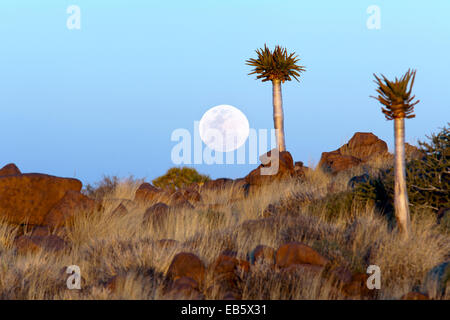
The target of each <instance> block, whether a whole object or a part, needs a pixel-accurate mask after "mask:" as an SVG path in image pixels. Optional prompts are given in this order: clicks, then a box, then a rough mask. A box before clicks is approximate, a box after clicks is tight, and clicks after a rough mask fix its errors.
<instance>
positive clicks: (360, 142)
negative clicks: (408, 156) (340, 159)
mask: <svg viewBox="0 0 450 320" xmlns="http://www.w3.org/2000/svg"><path fill="white" fill-rule="evenodd" d="M339 151H340V153H341V154H342V155H344V156H352V157H355V158H357V159H359V160H361V161H362V162H367V161H369V160H371V159H374V158H376V157H378V156H384V155H386V154H387V153H388V146H387V144H386V142H384V141H383V140H381V139H379V138H378V137H377V136H376V135H374V134H373V133H371V132H356V133H355V134H354V135H353V137H352V138H351V139H350V140H349V142H348V143H347V144H345V145H343V146H342V147H341V148H339Z"/></svg>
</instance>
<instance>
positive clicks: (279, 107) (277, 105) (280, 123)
mask: <svg viewBox="0 0 450 320" xmlns="http://www.w3.org/2000/svg"><path fill="white" fill-rule="evenodd" d="M272 85H273V124H274V127H275V133H276V137H277V147H278V150H279V151H280V152H281V151H286V144H285V141H284V115H283V100H282V98H281V81H280V80H272Z"/></svg>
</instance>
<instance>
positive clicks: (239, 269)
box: [210, 252, 250, 284]
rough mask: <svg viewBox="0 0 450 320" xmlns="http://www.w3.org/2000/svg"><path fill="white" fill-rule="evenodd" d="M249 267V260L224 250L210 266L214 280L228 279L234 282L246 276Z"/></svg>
mask: <svg viewBox="0 0 450 320" xmlns="http://www.w3.org/2000/svg"><path fill="white" fill-rule="evenodd" d="M249 269H250V265H249V263H248V262H247V261H245V260H240V259H237V258H236V257H235V256H232V255H228V254H227V252H222V254H220V255H219V257H217V259H216V261H215V262H214V263H213V264H212V265H211V266H210V270H211V272H212V274H213V279H214V280H217V279H226V280H230V281H231V282H233V284H235V282H237V281H239V280H240V279H241V278H242V277H244V276H245V275H246V274H247V273H248V271H249Z"/></svg>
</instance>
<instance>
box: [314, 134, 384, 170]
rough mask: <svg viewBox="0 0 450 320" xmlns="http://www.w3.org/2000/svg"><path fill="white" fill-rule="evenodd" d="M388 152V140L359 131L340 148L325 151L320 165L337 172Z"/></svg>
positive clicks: (324, 168)
mask: <svg viewBox="0 0 450 320" xmlns="http://www.w3.org/2000/svg"><path fill="white" fill-rule="evenodd" d="M388 154H389V153H388V147H387V144H386V142H384V141H383V140H381V139H379V138H378V137H377V136H376V135H374V134H373V133H370V132H357V133H355V134H354V135H353V137H352V138H351V139H350V140H349V142H348V143H347V144H345V145H343V146H342V147H340V148H339V149H337V150H335V151H331V152H323V153H322V157H321V158H320V161H319V164H318V167H319V168H321V169H322V170H324V171H325V172H330V173H333V174H335V173H338V172H341V171H344V170H348V169H350V168H352V167H355V166H357V165H359V164H362V163H365V162H367V161H370V160H372V159H375V158H377V157H385V156H387V155H388Z"/></svg>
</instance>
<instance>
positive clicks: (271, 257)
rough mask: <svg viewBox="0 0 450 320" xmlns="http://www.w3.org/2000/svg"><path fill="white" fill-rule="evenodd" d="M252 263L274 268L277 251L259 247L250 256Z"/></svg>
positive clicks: (267, 247)
mask: <svg viewBox="0 0 450 320" xmlns="http://www.w3.org/2000/svg"><path fill="white" fill-rule="evenodd" d="M250 261H251V263H252V264H256V263H263V264H268V265H270V266H273V265H274V264H275V249H274V248H272V247H269V246H264V245H259V246H257V247H256V248H255V249H254V250H253V251H252V253H251V254H250Z"/></svg>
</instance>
